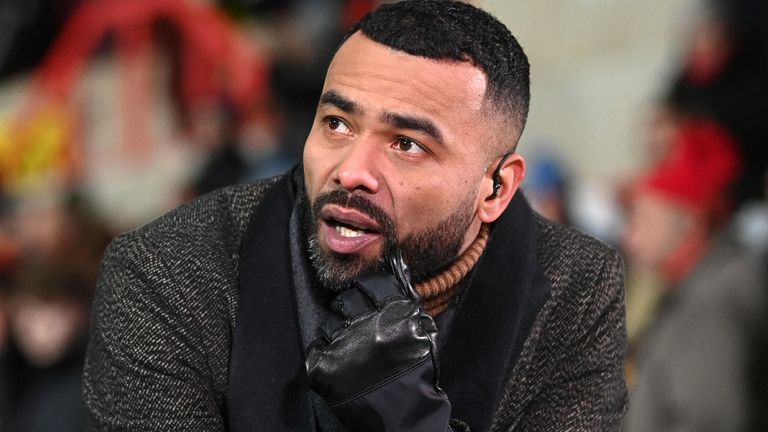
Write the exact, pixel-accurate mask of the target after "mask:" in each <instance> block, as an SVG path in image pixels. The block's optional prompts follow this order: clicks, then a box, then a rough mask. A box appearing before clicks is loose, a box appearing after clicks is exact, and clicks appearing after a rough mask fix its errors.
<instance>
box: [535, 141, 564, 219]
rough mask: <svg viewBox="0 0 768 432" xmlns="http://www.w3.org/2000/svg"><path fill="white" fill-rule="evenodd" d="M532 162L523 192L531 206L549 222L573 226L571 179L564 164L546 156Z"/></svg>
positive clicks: (536, 157)
mask: <svg viewBox="0 0 768 432" xmlns="http://www.w3.org/2000/svg"><path fill="white" fill-rule="evenodd" d="M529 161H530V162H529V164H528V172H527V173H526V175H525V183H524V184H523V188H524V191H525V195H526V197H528V199H529V200H530V202H531V206H532V207H533V208H534V209H535V210H536V211H537V212H539V214H541V215H542V216H544V217H545V218H547V219H549V220H552V221H555V222H559V223H561V224H565V225H568V224H570V223H571V217H570V214H569V212H570V209H569V195H568V192H569V191H568V187H569V176H568V173H567V172H566V168H565V166H564V164H563V162H562V161H561V160H560V159H559V158H557V157H556V156H554V155H552V154H543V153H541V154H538V155H534V157H533V158H531V159H529Z"/></svg>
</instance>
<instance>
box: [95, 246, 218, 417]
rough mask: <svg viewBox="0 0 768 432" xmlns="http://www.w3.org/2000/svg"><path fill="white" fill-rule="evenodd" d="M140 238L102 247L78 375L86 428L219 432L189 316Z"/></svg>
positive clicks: (167, 273)
mask: <svg viewBox="0 0 768 432" xmlns="http://www.w3.org/2000/svg"><path fill="white" fill-rule="evenodd" d="M156 255H157V254H155V253H154V252H153V251H152V250H151V249H150V248H147V247H145V246H144V245H143V244H142V241H141V238H139V237H138V236H135V235H131V234H128V235H126V236H122V237H120V238H118V239H116V240H115V241H114V242H113V243H112V244H111V245H110V247H109V248H108V250H107V252H106V254H105V258H104V260H103V263H102V273H101V277H100V281H99V284H98V288H97V292H96V296H95V299H94V304H93V315H92V322H91V330H90V341H89V346H88V354H87V359H86V366H85V371H84V400H85V405H86V407H87V410H88V414H89V423H90V430H97V431H124V430H125V431H127V430H131V431H169V430H185V431H223V430H224V421H223V418H222V415H221V414H220V406H219V405H220V404H221V402H218V403H217V397H216V395H215V394H214V391H213V390H212V388H213V386H212V385H211V379H210V370H209V369H210V368H209V364H208V361H207V359H206V355H205V350H204V349H203V347H202V346H201V343H202V342H201V341H202V339H201V336H200V335H199V334H198V333H197V332H196V331H195V329H199V327H197V326H196V321H195V317H194V313H192V312H191V311H190V310H189V309H187V308H186V307H185V302H184V298H183V297H182V295H183V290H181V289H179V287H178V286H177V285H178V283H175V282H174V274H173V271H172V270H171V269H170V268H169V267H168V266H167V265H166V264H165V263H163V262H162V260H161V259H159V258H157V256H156Z"/></svg>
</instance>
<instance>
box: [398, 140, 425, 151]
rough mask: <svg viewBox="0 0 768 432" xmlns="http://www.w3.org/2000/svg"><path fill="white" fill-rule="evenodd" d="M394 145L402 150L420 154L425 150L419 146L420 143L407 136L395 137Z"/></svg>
mask: <svg viewBox="0 0 768 432" xmlns="http://www.w3.org/2000/svg"><path fill="white" fill-rule="evenodd" d="M395 147H396V148H397V149H398V150H400V151H402V152H405V153H411V154H421V153H426V152H427V151H426V150H425V149H424V147H422V146H421V144H419V143H418V142H416V141H414V140H412V139H410V138H407V137H399V138H397V140H396V141H395Z"/></svg>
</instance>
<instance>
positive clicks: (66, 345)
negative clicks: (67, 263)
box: [0, 263, 91, 432]
mask: <svg viewBox="0 0 768 432" xmlns="http://www.w3.org/2000/svg"><path fill="white" fill-rule="evenodd" d="M76 272H77V269H72V268H70V269H61V268H58V269H56V268H53V267H51V266H48V265H45V266H44V265H42V264H40V263H36V264H34V265H31V266H29V267H28V268H26V269H25V270H24V271H22V272H21V274H20V275H19V277H18V279H17V281H16V284H15V289H14V293H13V298H12V308H11V314H10V317H11V320H10V324H11V337H12V344H11V346H10V347H9V350H8V352H7V353H6V354H5V366H6V367H7V368H9V371H12V373H10V372H9V373H6V374H5V375H6V376H5V377H4V380H3V382H2V386H3V390H4V391H3V393H4V394H5V396H4V398H3V399H4V403H5V404H6V405H5V406H4V407H2V415H0V425H1V428H2V430H9V431H30V432H37V431H40V432H42V431H51V432H53V431H56V432H68V431H72V432H75V431H83V430H85V423H84V419H85V416H84V412H83V407H82V402H81V400H80V399H81V398H80V395H81V375H82V368H83V365H84V363H83V362H84V357H85V347H86V340H87V329H88V307H89V303H90V291H91V287H88V286H84V285H82V284H83V281H82V280H80V278H79V277H78V275H77V274H76Z"/></svg>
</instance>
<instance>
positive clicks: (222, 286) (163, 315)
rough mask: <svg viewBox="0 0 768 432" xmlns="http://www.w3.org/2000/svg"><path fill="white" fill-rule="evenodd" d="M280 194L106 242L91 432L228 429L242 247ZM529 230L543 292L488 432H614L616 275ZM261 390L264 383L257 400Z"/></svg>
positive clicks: (241, 195)
mask: <svg viewBox="0 0 768 432" xmlns="http://www.w3.org/2000/svg"><path fill="white" fill-rule="evenodd" d="M281 181H285V177H282V178H273V179H269V180H265V181H261V182H259V183H256V184H253V185H242V186H234V187H229V188H225V189H223V190H220V191H217V192H215V193H213V194H209V195H206V196H204V197H202V198H200V199H198V200H196V201H194V202H192V203H190V204H187V205H185V206H182V207H180V208H179V209H176V210H174V211H172V212H170V213H169V214H167V215H165V216H163V217H162V218H160V219H158V220H157V221H155V222H152V223H151V224H149V225H147V226H145V227H142V228H140V229H138V230H135V231H132V232H129V233H127V234H124V235H121V236H119V237H118V238H117V239H115V241H113V243H112V244H111V245H110V247H109V248H108V250H107V252H106V254H105V257H104V261H103V265H102V275H101V279H100V282H99V286H98V290H97V294H96V298H95V300H94V307H93V318H92V324H91V340H90V344H89V350H88V357H87V360H86V367H85V373H84V397H85V404H86V407H87V409H88V412H89V416H90V422H91V425H92V428H93V429H95V430H147V431H161V430H162V431H166V430H189V431H220V430H226V429H227V428H228V426H229V425H228V415H227V414H228V410H229V408H228V404H229V403H230V401H229V400H228V396H229V395H228V393H229V391H230V389H231V388H233V387H234V386H236V385H237V384H238V383H237V382H235V383H232V382H230V366H231V365H232V363H231V360H232V359H231V358H230V357H231V353H232V351H231V347H232V343H233V338H234V335H235V333H236V331H237V330H238V324H241V323H240V322H239V320H241V319H242V316H241V315H240V314H244V313H245V312H244V311H240V310H239V303H240V298H239V293H238V282H239V277H240V274H241V271H242V270H243V269H241V268H240V266H241V265H242V261H241V257H240V254H241V252H242V243H243V241H244V237H245V235H246V231H247V230H248V226H249V222H250V220H251V218H252V217H253V215H254V213H257V212H258V210H259V209H260V208H262V207H264V206H266V205H268V204H269V201H270V198H269V197H270V193H272V195H274V194H275V191H274V190H275V189H277V187H278V186H279V184H280V182H281ZM276 185H278V186H276ZM265 197H267V198H266V199H265ZM532 220H533V221H534V222H533V224H532V227H533V230H534V231H535V236H534V237H533V238H534V239H536V240H535V242H536V244H535V245H533V246H534V248H533V250H534V251H535V255H534V260H535V261H536V263H535V266H537V267H539V268H540V269H541V271H542V274H543V276H544V277H545V278H546V283H547V285H548V287H549V289H550V290H551V292H549V293H548V295H547V297H546V299H545V301H543V302H542V305H541V307H540V308H538V309H537V310H536V314H535V316H534V317H532V320H531V326H530V329H527V330H526V332H525V334H524V336H525V338H524V339H523V341H524V344H521V348H520V352H519V354H518V355H517V356H516V358H517V359H516V361H515V363H514V365H513V366H514V368H513V369H511V370H510V371H509V373H508V374H502V375H500V376H499V377H498V380H497V381H499V383H500V391H499V392H498V395H497V396H495V399H494V400H493V404H492V405H493V406H492V409H493V411H492V414H493V415H492V418H491V419H490V423H488V427H487V429H489V430H493V431H511V430H521V431H561V430H562V431H566V430H568V431H609V430H618V428H619V424H620V422H621V418H622V416H623V414H624V411H625V410H626V405H627V391H626V386H625V384H624V379H623V360H624V355H625V351H626V334H625V322H624V294H623V283H622V279H623V267H622V261H621V259H620V257H619V256H618V254H617V253H616V252H615V251H614V250H612V249H611V248H609V247H607V246H606V245H604V244H602V243H600V242H598V241H596V240H594V239H591V238H589V237H588V236H586V235H584V234H582V233H580V232H578V231H575V230H572V229H568V228H565V227H562V226H560V225H557V224H554V223H551V222H549V221H546V220H545V219H543V218H541V217H539V216H534V217H533V219H532ZM269 222H270V221H269V220H267V221H266V223H262V225H269ZM276 222H277V221H276ZM271 229H272V227H269V226H263V230H265V231H269V230H271ZM458 319H459V318H457V320H458ZM494 320H498V317H489V319H487V321H488V322H487V323H485V322H484V323H482V324H483V325H488V326H493V325H494ZM287 336H290V335H287ZM287 338H289V337H287ZM283 339H286V338H283ZM502 342H503V341H502ZM479 357H480V358H483V353H479ZM486 357H488V356H486ZM289 360H290V359H289ZM453 369H454V370H455V371H457V372H455V373H454V374H455V375H458V374H460V373H461V372H460V371H461V370H463V369H462V367H461V364H458V365H457V364H454V365H453ZM449 372H450V371H449ZM269 382H270V377H267V376H265V379H264V384H263V385H266V386H267V387H266V389H262V390H264V391H265V392H269V391H271V389H270V388H269V387H268V383H269ZM462 389H466V392H467V393H472V390H474V389H471V388H469V386H466V385H465V386H464V387H460V388H459V389H457V390H454V394H456V398H457V399H458V398H459V396H460V394H458V393H461V392H463V391H464V390H462ZM274 390H275V393H276V394H277V393H279V391H278V390H279V389H274ZM448 394H449V396H451V395H452V393H451V391H449V392H448ZM452 398H453V396H452ZM452 401H453V399H452ZM470 403H471V401H470ZM255 410H258V408H255ZM229 412H231V411H229ZM484 429H485V428H484ZM257 430H269V429H261V428H258V429H257ZM272 430H274V429H272Z"/></svg>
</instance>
